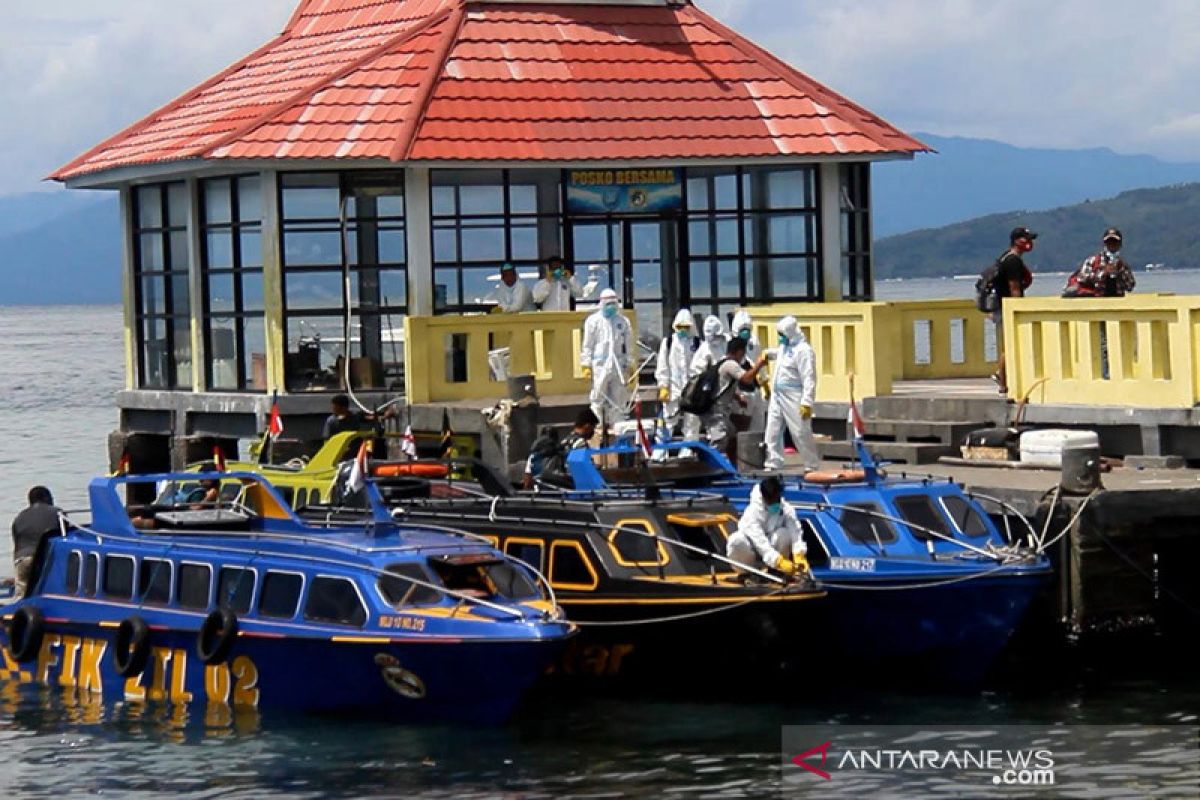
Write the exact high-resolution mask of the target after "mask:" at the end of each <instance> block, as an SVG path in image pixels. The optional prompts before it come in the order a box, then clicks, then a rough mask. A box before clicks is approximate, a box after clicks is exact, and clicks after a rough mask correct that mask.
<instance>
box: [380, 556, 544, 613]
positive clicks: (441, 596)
mask: <svg viewBox="0 0 1200 800" xmlns="http://www.w3.org/2000/svg"><path fill="white" fill-rule="evenodd" d="M522 563H523V562H522ZM409 566H411V567H415V568H416V569H419V570H420V571H421V574H422V575H424V576H425V578H424V580H425V583H428V584H431V585H434V586H436V585H437V581H436V579H435V578H434V576H432V575H430V574H429V573H428V572H427V571H426V570H425V567H424V566H422V565H421V564H419V563H417V562H415V561H398V562H396V563H395V564H388V565H387V566H385V567H384V568H383V570H382V571H381V572H380V574H379V575H378V576H377V577H376V580H375V593H376V594H378V595H379V599H380V600H382V601H383V604H384V605H385V606H387V607H388V608H390V609H393V610H395V611H401V610H403V609H405V608H432V607H435V606H439V605H442V604H443V602H444V601H445V600H446V596H447V595H446V593H445V591H443V590H441V589H429V588H427V587H424V586H417V585H416V584H415V583H413V582H412V579H411V578H409V579H407V580H408V581H409V589H408V591H407V592H405V595H404V599H403V600H402V601H400V602H393V601H391V600H389V599H388V597H387V595H386V594H385V593H384V591H383V580H384V578H387V577H389V576H391V577H393V578H396V579H397V580H405V577H404V576H403V575H400V574H398V573H395V572H392V571H391V569H392V567H409ZM418 591H425V592H437V594H438V599H437V600H435V601H433V602H429V603H412V602H405V601H407V600H408V598H409V596H410V595H412V594H413V593H414V592H418Z"/></svg>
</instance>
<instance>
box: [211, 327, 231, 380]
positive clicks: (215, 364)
mask: <svg viewBox="0 0 1200 800" xmlns="http://www.w3.org/2000/svg"><path fill="white" fill-rule="evenodd" d="M210 334H211V340H210V341H209V344H208V361H209V365H210V366H211V373H210V374H211V375H212V379H211V380H212V388H214V389H237V388H238V374H237V325H236V323H235V322H234V320H232V319H214V320H212V322H211V323H210Z"/></svg>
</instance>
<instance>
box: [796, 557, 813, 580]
mask: <svg viewBox="0 0 1200 800" xmlns="http://www.w3.org/2000/svg"><path fill="white" fill-rule="evenodd" d="M792 561H794V562H795V563H796V570H797V571H798V572H799V573H800V574H801V575H805V574H807V573H809V572H812V567H810V566H808V556H806V555H804V554H803V553H792Z"/></svg>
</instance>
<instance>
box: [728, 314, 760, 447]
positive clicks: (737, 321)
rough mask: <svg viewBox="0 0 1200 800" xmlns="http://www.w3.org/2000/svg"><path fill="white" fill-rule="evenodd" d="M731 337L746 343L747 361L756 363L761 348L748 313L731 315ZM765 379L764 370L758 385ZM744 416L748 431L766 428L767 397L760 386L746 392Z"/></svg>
mask: <svg viewBox="0 0 1200 800" xmlns="http://www.w3.org/2000/svg"><path fill="white" fill-rule="evenodd" d="M732 337H733V338H735V339H741V340H742V341H744V342H745V343H746V360H747V361H749V362H750V363H751V364H753V363H755V362H756V361H758V358H759V356H760V355H762V346H761V345H760V344H759V342H758V339H757V338H756V337H755V336H754V320H753V319H752V318H751V316H750V312H749V311H746V310H745V309H741V310H739V311H738V312H737V313H736V314H734V315H733V326H732ZM766 379H767V373H766V371H765V370H764V371H763V372H762V378H761V379H760V381H759V383H760V384H763V383H765V382H766ZM745 416H747V417H749V418H750V425H749V430H753V431H761V430H764V429H765V428H766V424H767V397H766V391H765V389H764V388H763V387H762V386H761V385H759V386H756V387H755V390H754V391H749V392H746V409H745Z"/></svg>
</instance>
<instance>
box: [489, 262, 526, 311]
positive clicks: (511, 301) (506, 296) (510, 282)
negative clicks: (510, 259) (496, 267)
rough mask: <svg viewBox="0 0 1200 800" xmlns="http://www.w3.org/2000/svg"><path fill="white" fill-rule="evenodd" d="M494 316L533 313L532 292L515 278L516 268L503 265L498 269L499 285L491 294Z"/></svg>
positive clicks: (510, 265)
mask: <svg viewBox="0 0 1200 800" xmlns="http://www.w3.org/2000/svg"><path fill="white" fill-rule="evenodd" d="M492 300H494V301H495V303H496V305H495V307H494V308H493V309H492V312H493V313H496V314H522V313H524V312H526V311H533V292H532V291H531V290H530V288H529V287H528V286H527V285H526V284H525V283H524V282H523V281H522V280H521V279H520V278H518V277H517V268H516V267H514V266H513V265H512V264H505V265H504V266H503V267H501V268H500V284H499V285H498V286H497V287H496V290H495V291H494V292H492Z"/></svg>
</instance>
